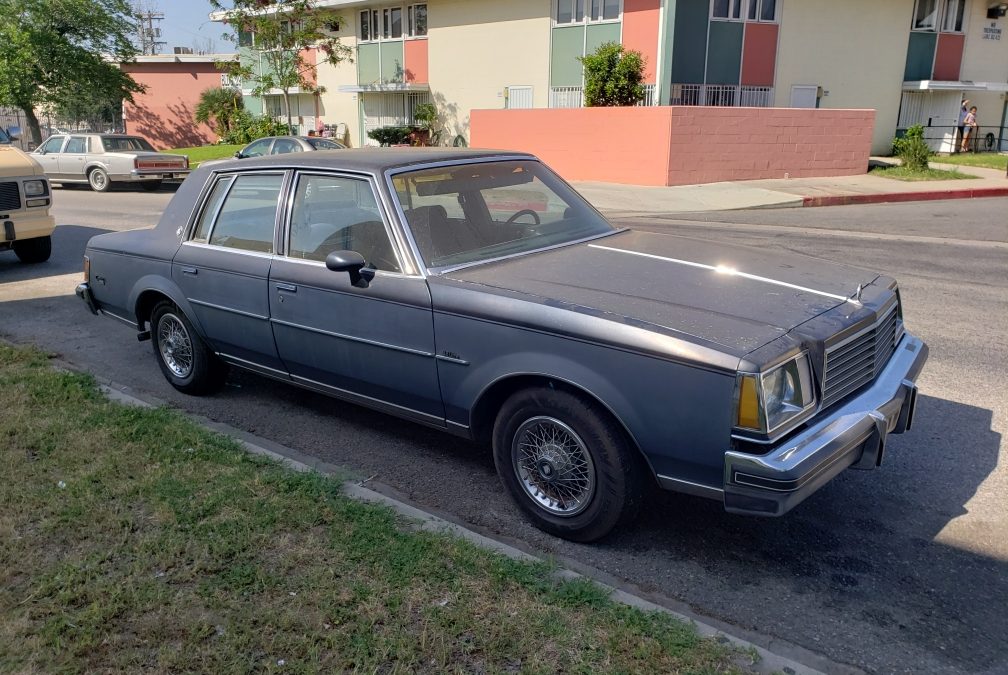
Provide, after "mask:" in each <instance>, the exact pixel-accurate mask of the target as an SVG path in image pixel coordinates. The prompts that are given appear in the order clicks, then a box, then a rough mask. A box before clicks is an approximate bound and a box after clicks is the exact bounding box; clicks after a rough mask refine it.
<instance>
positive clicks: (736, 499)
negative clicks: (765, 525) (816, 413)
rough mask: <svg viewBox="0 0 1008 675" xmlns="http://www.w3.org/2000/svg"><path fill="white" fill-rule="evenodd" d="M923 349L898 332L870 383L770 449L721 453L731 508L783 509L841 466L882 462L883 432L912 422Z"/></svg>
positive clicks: (736, 510) (898, 429) (727, 502)
mask: <svg viewBox="0 0 1008 675" xmlns="http://www.w3.org/2000/svg"><path fill="white" fill-rule="evenodd" d="M927 356H928V348H927V345H926V344H924V342H923V341H921V340H919V339H917V338H915V337H913V336H912V335H910V334H906V335H904V336H903V339H902V340H901V341H900V344H899V345H898V346H897V348H896V351H895V353H894V354H893V356H892V358H891V359H890V360H889V363H888V364H887V365H886V367H885V368H884V369H883V370H882V372H881V373H880V374H879V376H878V378H877V379H876V380H875V383H874V384H872V386H871V387H870V388H869V389H867V390H865V391H864V392H862V393H861V394H860V395H858V396H856V397H855V398H853V399H851V400H849V401H848V402H846V403H844V404H842V405H840V406H839V407H838V408H837V409H836V410H834V411H832V412H830V413H829V414H826V415H823V416H821V417H813V418H812V420H811V423H810V426H809V427H808V428H807V429H805V430H804V431H802V432H801V433H800V434H798V435H796V436H794V437H792V438H790V439H788V440H786V441H784V442H782V443H781V444H780V445H778V446H777V447H775V448H774V449H772V450H771V451H770V452H768V453H767V454H763V455H753V454H748V453H743V452H737V451H734V450H732V451H728V452H726V453H725V464H724V505H725V510H727V511H729V512H732V513H744V514H751V515H764V516H779V515H783V514H784V513H787V512H788V511H790V510H791V509H793V508H794V507H795V506H797V505H798V504H799V503H801V502H802V501H804V500H805V499H806V498H807V497H808V496H809V495H811V494H812V493H813V492H815V491H816V490H818V489H819V488H820V487H822V486H823V485H825V484H826V483H828V482H829V481H830V480H831V479H832V478H833V477H834V476H836V475H837V474H839V473H840V472H841V471H843V470H844V469H847V468H848V467H851V466H854V467H856V468H863V469H872V468H875V467H876V466H878V465H879V464H881V463H882V456H883V454H884V453H885V445H886V438H887V437H888V436H889V434H900V433H903V432H904V431H907V430H908V429H910V425H911V424H912V423H913V417H914V409H915V407H916V404H917V385H916V384H915V382H916V380H917V376H918V375H919V374H920V371H921V368H922V367H923V366H924V362H925V361H927Z"/></svg>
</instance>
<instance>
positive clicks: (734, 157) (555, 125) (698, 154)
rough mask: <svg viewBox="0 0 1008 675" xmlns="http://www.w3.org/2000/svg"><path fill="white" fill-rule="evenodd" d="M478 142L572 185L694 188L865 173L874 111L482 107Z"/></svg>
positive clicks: (475, 119)
mask: <svg viewBox="0 0 1008 675" xmlns="http://www.w3.org/2000/svg"><path fill="white" fill-rule="evenodd" d="M470 123H471V128H470V133H471V143H470V144H471V145H472V147H478V148H499V149H508V150H520V151H525V152H531V153H533V154H535V155H537V156H539V157H540V158H541V159H542V160H544V161H545V162H546V163H547V164H549V165H550V166H552V167H553V168H554V169H556V170H557V171H558V172H559V173H560V175H562V176H563V177H564V178H567V179H568V180H598V181H608V182H613V183H626V184H634V185H688V184H693V183H713V182H718V181H729V180H756V179H762V178H784V177H785V175H787V176H790V177H792V178H802V177H810V176H851V175H857V174H862V173H865V171H867V169H868V156H869V154H870V151H871V141H872V130H873V128H874V125H875V111H874V110H823V109H820V110H806V109H796V108H715V107H694V106H675V107H668V106H662V107H639V108H575V109H534V110H473V111H472V114H471V116H470Z"/></svg>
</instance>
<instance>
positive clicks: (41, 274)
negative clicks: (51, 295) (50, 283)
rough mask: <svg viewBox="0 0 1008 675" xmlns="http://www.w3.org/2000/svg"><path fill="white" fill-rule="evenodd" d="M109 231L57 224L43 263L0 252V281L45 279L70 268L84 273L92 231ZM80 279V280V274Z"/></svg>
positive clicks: (65, 271) (96, 232)
mask: <svg viewBox="0 0 1008 675" xmlns="http://www.w3.org/2000/svg"><path fill="white" fill-rule="evenodd" d="M110 231H111V230H104V229H101V228H97V227H84V226H81V225H59V226H58V227H57V228H56V230H55V231H54V232H53V234H52V255H51V257H50V258H49V260H47V261H46V262H44V263H36V264H33V265H26V264H25V263H22V262H21V261H20V260H18V257H17V256H16V255H15V254H14V252H13V251H6V252H4V253H0V284H6V283H10V282H12V281H27V280H29V279H44V278H46V277H55V276H61V275H64V274H70V273H73V272H76V273H78V274H83V270H84V259H83V251H84V247H85V246H86V245H87V242H88V240H89V239H90V238H91V237H93V236H95V235H98V234H105V233H106V232H110ZM66 251H79V252H80V253H81V255H79V256H73V255H66V254H65V252H66ZM61 253H63V255H61ZM81 280H83V276H82V277H81ZM70 292H71V293H72V292H73V288H71V289H70Z"/></svg>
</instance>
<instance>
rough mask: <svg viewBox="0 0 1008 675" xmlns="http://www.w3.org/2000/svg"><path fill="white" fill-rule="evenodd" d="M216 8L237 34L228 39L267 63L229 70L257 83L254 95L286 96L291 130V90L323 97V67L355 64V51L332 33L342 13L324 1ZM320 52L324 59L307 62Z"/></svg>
mask: <svg viewBox="0 0 1008 675" xmlns="http://www.w3.org/2000/svg"><path fill="white" fill-rule="evenodd" d="M210 4H211V6H213V8H214V9H215V10H217V12H218V13H219V17H220V18H223V19H224V20H225V21H226V22H227V23H228V24H229V25H230V26H231V27H232V29H233V30H234V31H235V32H234V33H233V34H231V35H228V36H226V37H227V39H229V40H230V41H232V42H234V43H235V44H236V45H238V46H239V47H245V48H248V49H250V50H251V53H252V54H253V55H254V56H255V57H256V60H257V61H258V62H260V63H261V64H262V66H261V67H259V68H256V67H255V66H254V64H248V63H244V64H242V63H238V64H229V65H228V66H227V70H228V71H229V72H231V74H233V75H237V76H239V77H241V78H243V79H245V80H248V81H250V82H253V83H254V84H255V87H254V88H253V89H252V93H253V94H255V95H256V96H265V95H266V94H268V93H270V92H271V91H275V90H279V91H280V92H281V93H282V94H283V100H284V110H285V112H286V115H287V126H288V127H290V126H291V106H290V92H291V90H292V89H294V88H297V89H299V90H300V91H302V92H304V93H308V94H314V93H322V92H323V91H324V89H323V88H322V87H319V86H318V84H316V81H317V77H316V76H317V73H318V65H319V63H328V64H331V65H334V66H335V65H337V64H339V63H340V62H342V61H348V60H351V55H352V50H351V49H350V48H349V47H347V46H346V45H344V44H342V43H341V42H340V40H339V38H338V37H336V36H335V35H333V31H332V30H331V29H332V28H333V27H334V26H335V25H338V24H339V23H340V21H341V19H340V17H339V15H338V14H336V13H335V12H333V11H331V10H327V9H324V8H322V7H319V5H320V4H321V3H320V2H319V0H282V2H269V0H210ZM309 49H316V50H317V52H316V54H317V55H318V58H316V59H308V58H306V52H307V50H309Z"/></svg>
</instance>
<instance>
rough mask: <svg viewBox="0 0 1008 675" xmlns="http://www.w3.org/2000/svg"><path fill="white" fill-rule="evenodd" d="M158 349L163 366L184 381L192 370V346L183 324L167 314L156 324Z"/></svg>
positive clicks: (172, 315)
mask: <svg viewBox="0 0 1008 675" xmlns="http://www.w3.org/2000/svg"><path fill="white" fill-rule="evenodd" d="M158 347H159V352H160V354H161V358H162V360H163V361H164V364H165V365H166V366H168V370H170V371H171V372H172V373H174V375H175V376H176V377H179V378H182V379H185V378H187V377H189V375H190V374H191V373H192V370H193V345H192V338H191V337H190V336H189V331H188V330H186V327H185V324H183V323H182V321H181V320H180V319H179V318H178V317H177V316H175V315H174V314H171V313H168V314H165V315H164V316H162V317H161V321H160V322H159V323H158Z"/></svg>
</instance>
